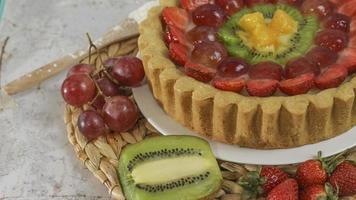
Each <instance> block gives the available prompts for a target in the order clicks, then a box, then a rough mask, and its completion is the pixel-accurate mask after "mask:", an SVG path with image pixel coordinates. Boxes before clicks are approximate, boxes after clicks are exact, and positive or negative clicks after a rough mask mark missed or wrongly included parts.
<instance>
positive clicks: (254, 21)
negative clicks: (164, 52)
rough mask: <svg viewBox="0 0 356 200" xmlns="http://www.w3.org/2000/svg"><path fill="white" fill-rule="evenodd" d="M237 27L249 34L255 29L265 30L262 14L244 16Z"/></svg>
mask: <svg viewBox="0 0 356 200" xmlns="http://www.w3.org/2000/svg"><path fill="white" fill-rule="evenodd" d="M239 26H240V27H241V28H242V29H243V30H245V31H246V32H249V33H251V32H253V31H254V30H255V29H256V28H257V27H263V28H267V25H266V22H265V19H264V17H263V14H262V13H260V12H254V13H251V14H246V15H244V16H243V17H242V18H241V19H240V21H239Z"/></svg>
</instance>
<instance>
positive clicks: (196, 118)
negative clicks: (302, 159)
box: [139, 0, 356, 149]
mask: <svg viewBox="0 0 356 200" xmlns="http://www.w3.org/2000/svg"><path fill="white" fill-rule="evenodd" d="M355 19H356V1H354V0H350V1H336V0H215V1H208V0H207V1H196V0H162V1H161V3H160V6H158V7H155V8H152V9H151V10H150V12H149V14H148V18H147V19H146V20H145V21H143V22H142V23H141V25H140V32H141V36H140V38H139V48H140V52H141V55H142V59H143V65H144V68H145V72H146V75H147V79H148V81H149V84H150V86H151V89H152V92H153V95H154V97H155V98H156V99H157V101H159V102H160V104H161V105H162V107H163V108H164V110H165V111H166V112H167V113H168V114H169V115H170V116H171V117H173V118H174V119H175V120H177V121H178V122H180V123H181V124H182V125H184V126H186V127H188V128H190V129H192V130H194V131H196V132H197V133H199V134H201V135H204V136H207V137H209V138H211V139H213V140H218V141H222V142H225V143H229V144H236V145H240V146H245V147H252V148H264V149H266V148H290V147H296V146H302V145H306V144H312V143H317V142H320V141H323V140H326V139H330V138H333V137H335V136H337V135H339V134H342V133H344V132H345V131H347V130H349V129H350V128H352V127H353V126H354V125H355V124H356V115H355V112H354V110H355V109H356V108H355V107H354V101H355V88H356V79H354V78H353V73H354V72H355V71H356V32H355V31H356V20H355ZM355 105H356V104H355Z"/></svg>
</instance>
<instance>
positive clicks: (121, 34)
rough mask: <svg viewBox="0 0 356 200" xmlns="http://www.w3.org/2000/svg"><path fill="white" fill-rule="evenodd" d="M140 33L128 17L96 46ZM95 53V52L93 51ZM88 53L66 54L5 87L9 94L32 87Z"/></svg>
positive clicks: (134, 22) (105, 44)
mask: <svg viewBox="0 0 356 200" xmlns="http://www.w3.org/2000/svg"><path fill="white" fill-rule="evenodd" d="M138 34H139V33H138V24H137V22H136V21H134V20H133V19H126V20H125V21H123V23H121V24H120V25H118V26H115V27H114V28H112V29H111V30H110V31H109V32H108V33H106V34H105V35H104V37H103V38H101V39H99V40H97V41H96V42H94V43H95V44H96V46H97V47H98V48H99V49H101V48H104V47H106V46H108V45H110V44H112V43H114V42H118V41H122V40H126V39H128V38H131V37H134V36H137V35H138ZM93 53H94V52H93ZM87 54H88V51H87V50H85V51H83V50H81V51H78V52H76V53H74V54H70V55H67V56H64V57H62V58H60V59H57V60H56V61H54V62H51V63H49V64H47V65H45V66H43V67H41V68H38V69H36V70H34V71H32V72H30V73H28V74H25V75H23V76H21V77H20V78H18V79H16V80H14V81H11V82H10V83H8V84H6V85H5V86H4V87H3V89H4V90H5V92H6V93H7V94H9V95H13V94H17V93H19V92H22V91H25V90H27V89H30V88H32V87H34V86H36V85H38V84H39V83H41V82H42V81H45V80H47V79H49V78H51V77H53V76H55V75H57V74H59V73H60V72H62V71H63V70H65V69H67V68H68V67H70V66H73V65H74V64H76V63H79V62H80V61H81V60H83V59H84V58H85V57H86V56H87Z"/></svg>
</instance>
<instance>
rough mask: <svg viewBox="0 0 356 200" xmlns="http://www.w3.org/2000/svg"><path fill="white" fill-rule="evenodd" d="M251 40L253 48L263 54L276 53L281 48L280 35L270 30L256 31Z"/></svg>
mask: <svg viewBox="0 0 356 200" xmlns="http://www.w3.org/2000/svg"><path fill="white" fill-rule="evenodd" d="M250 40H251V43H253V46H254V47H255V48H256V49H257V50H259V51H261V52H274V51H275V50H276V48H277V47H278V46H279V40H278V33H276V32H274V31H273V30H270V29H269V28H262V29H258V28H257V29H255V30H254V31H253V33H252V35H251V36H250Z"/></svg>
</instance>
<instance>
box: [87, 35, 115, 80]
mask: <svg viewBox="0 0 356 200" xmlns="http://www.w3.org/2000/svg"><path fill="white" fill-rule="evenodd" d="M86 35H87V38H88V41H89V63H91V56H92V52H91V50H92V48H94V49H95V51H96V52H97V54H98V58H99V59H100V64H101V66H103V68H102V69H101V70H99V71H98V72H96V73H95V74H98V73H100V72H104V73H105V75H106V76H107V77H108V78H109V79H110V80H111V81H113V82H114V83H116V84H119V83H118V82H117V81H116V80H115V79H114V78H113V77H112V76H111V75H110V73H109V72H108V71H107V70H106V68H105V66H104V61H103V58H102V56H101V53H100V50H99V49H98V47H97V46H96V45H95V44H94V42H93V40H92V39H91V37H90V35H89V33H86ZM98 69H100V67H99V68H97V70H98Z"/></svg>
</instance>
